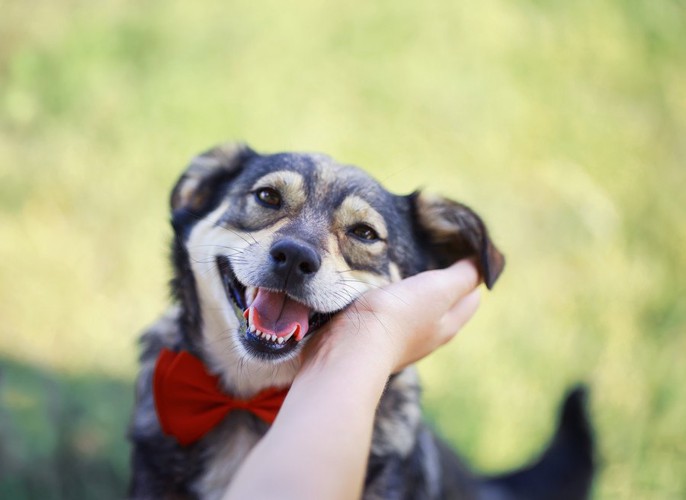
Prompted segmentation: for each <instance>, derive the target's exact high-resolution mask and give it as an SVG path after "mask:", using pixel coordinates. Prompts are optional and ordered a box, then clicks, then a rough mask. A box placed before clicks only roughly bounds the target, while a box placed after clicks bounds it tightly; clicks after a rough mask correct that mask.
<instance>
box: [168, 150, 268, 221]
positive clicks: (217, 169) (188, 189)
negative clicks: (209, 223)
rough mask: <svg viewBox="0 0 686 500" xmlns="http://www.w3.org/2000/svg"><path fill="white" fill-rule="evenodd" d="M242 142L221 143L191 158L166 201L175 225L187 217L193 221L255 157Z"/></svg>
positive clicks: (212, 204)
mask: <svg viewBox="0 0 686 500" xmlns="http://www.w3.org/2000/svg"><path fill="white" fill-rule="evenodd" d="M256 155H257V153H255V152H254V151H253V150H252V149H250V148H249V147H248V146H246V145H245V144H241V143H230V144H222V145H221V146H217V147H215V148H212V149H210V150H209V151H206V152H205V153H202V154H200V155H198V156H196V157H195V158H193V160H191V163H190V165H189V166H188V168H186V171H185V172H184V173H183V175H181V178H180V179H179V180H178V182H177V183H176V186H174V189H173V190H172V194H171V199H170V204H171V212H172V225H173V226H174V227H175V228H178V227H180V226H183V225H185V223H186V222H187V221H189V220H192V219H195V220H197V219H198V218H199V217H201V216H202V215H204V214H205V213H206V212H207V211H208V210H210V209H211V208H212V207H213V206H214V205H215V204H216V202H217V196H218V195H219V194H221V191H222V188H223V187H224V186H225V185H226V183H227V182H228V181H230V180H231V179H233V178H234V177H235V176H236V175H237V174H238V173H239V172H240V171H241V169H242V168H243V165H244V164H245V162H246V161H247V160H248V159H249V158H251V157H253V156H256Z"/></svg>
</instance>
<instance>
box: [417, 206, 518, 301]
mask: <svg viewBox="0 0 686 500" xmlns="http://www.w3.org/2000/svg"><path fill="white" fill-rule="evenodd" d="M410 199H411V201H412V203H413V207H414V217H415V223H416V225H415V227H416V230H417V232H418V237H419V242H420V244H421V245H422V246H423V247H424V249H425V251H426V253H427V258H428V261H429V267H431V268H443V267H447V266H449V265H451V264H453V263H454V262H457V261H458V260H460V259H463V258H465V257H475V258H476V261H477V265H478V267H479V271H480V272H481V276H482V278H483V280H484V283H486V286H487V287H488V288H489V289H490V288H492V287H493V285H494V283H495V282H496V280H497V279H498V276H500V273H501V272H502V270H503V267H505V257H504V256H503V254H502V253H500V251H499V250H498V249H497V248H496V246H495V245H494V244H493V242H492V241H491V238H490V237H489V235H488V230H487V229H486V226H485V224H484V223H483V221H482V220H481V218H480V217H479V216H478V215H477V214H476V213H474V211H473V210H471V209H470V208H469V207H467V206H465V205H462V204H461V203H457V202H455V201H452V200H449V199H447V198H442V197H438V196H433V195H426V194H424V193H414V194H412V195H410Z"/></svg>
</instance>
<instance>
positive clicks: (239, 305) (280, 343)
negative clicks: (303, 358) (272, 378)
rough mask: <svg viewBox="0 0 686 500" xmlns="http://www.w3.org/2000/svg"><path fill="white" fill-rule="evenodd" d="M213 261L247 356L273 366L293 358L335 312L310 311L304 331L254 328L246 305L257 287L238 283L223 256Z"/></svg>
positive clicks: (249, 303) (255, 323) (295, 328)
mask: <svg viewBox="0 0 686 500" xmlns="http://www.w3.org/2000/svg"><path fill="white" fill-rule="evenodd" d="M216 262H217V268H218V270H219V275H220V277H221V280H222V284H223V287H224V292H225V293H226V298H227V300H228V302H229V304H230V305H231V310H233V312H234V314H235V315H236V319H237V320H238V328H237V329H236V331H235V335H236V336H237V340H238V342H239V343H240V344H241V345H242V346H243V348H244V349H245V352H246V353H247V355H248V357H249V358H252V359H253V360H255V361H262V362H265V363H268V364H272V365H273V364H277V363H282V362H285V361H289V360H291V359H293V358H295V357H296V356H297V355H298V353H299V352H300V351H301V350H302V348H303V346H304V344H305V343H306V342H307V341H308V339H309V338H310V337H311V336H312V335H313V334H315V333H316V332H317V331H318V330H319V329H320V328H321V327H322V326H323V325H324V324H326V323H327V322H328V321H329V319H330V318H331V317H332V316H333V315H334V314H335V313H319V312H316V311H310V312H309V313H308V316H307V319H306V321H307V325H308V327H307V328H305V329H304V330H305V331H303V329H302V328H301V327H300V325H298V326H296V327H294V328H293V330H292V331H290V332H285V333H283V332H282V333H280V334H278V335H272V334H269V333H268V332H266V331H265V332H263V331H260V330H258V329H257V327H256V325H259V323H258V321H259V320H257V319H256V318H255V317H254V316H255V315H256V314H255V313H254V308H251V307H250V306H251V304H252V303H253V302H254V300H255V294H256V293H257V290H258V289H257V287H253V286H246V285H244V284H243V283H241V282H240V281H239V280H238V278H236V275H235V273H234V271H233V269H232V267H231V263H230V262H229V260H228V258H227V257H225V256H221V255H220V256H217V257H216ZM301 307H303V308H304V307H305V306H301Z"/></svg>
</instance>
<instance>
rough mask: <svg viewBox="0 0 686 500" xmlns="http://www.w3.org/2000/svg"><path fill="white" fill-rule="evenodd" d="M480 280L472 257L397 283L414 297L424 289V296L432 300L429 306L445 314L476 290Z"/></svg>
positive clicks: (427, 299)
mask: <svg viewBox="0 0 686 500" xmlns="http://www.w3.org/2000/svg"><path fill="white" fill-rule="evenodd" d="M479 282H480V277H479V271H478V270H477V268H476V265H475V264H474V262H473V261H472V260H471V259H465V260H461V261H458V262H456V263H455V264H453V265H452V266H450V267H447V268H445V269H440V270H435V271H426V272H423V273H421V274H418V275H416V276H412V277H410V278H407V279H405V280H403V281H401V282H399V283H397V284H396V285H398V286H399V287H402V288H403V292H405V293H408V294H411V295H410V296H411V297H412V298H413V299H416V298H417V290H422V291H423V292H424V293H423V298H425V299H426V301H430V304H427V305H428V307H430V308H431V309H433V310H434V311H436V312H438V313H439V314H443V312H444V311H445V310H447V309H448V308H450V307H452V306H453V305H454V304H455V303H456V302H457V301H459V300H460V299H461V298H462V297H464V296H465V295H467V294H468V293H469V292H471V291H472V290H474V289H475V288H476V287H477V286H478V285H479ZM396 285H393V286H396ZM415 303H416V302H415Z"/></svg>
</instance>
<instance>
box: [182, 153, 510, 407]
mask: <svg viewBox="0 0 686 500" xmlns="http://www.w3.org/2000/svg"><path fill="white" fill-rule="evenodd" d="M172 222H173V225H174V229H175V233H176V238H175V263H176V268H177V269H176V271H177V278H176V292H177V295H178V296H179V298H180V300H181V301H182V303H183V305H184V308H185V309H186V310H187V312H188V313H189V314H190V316H192V317H193V318H194V319H193V320H192V321H191V326H190V327H189V328H190V329H197V330H198V332H195V334H194V335H191V337H192V341H193V342H194V343H195V344H196V348H197V349H198V350H199V351H201V352H202V353H203V354H204V356H205V358H206V359H207V360H208V361H209V363H210V365H211V367H212V368H213V369H214V370H216V371H218V372H219V373H221V374H222V375H223V377H224V382H225V383H226V384H227V385H228V386H230V387H231V388H232V389H233V390H234V391H237V392H245V393H248V392H254V391H255V390H259V389H261V388H263V387H264V386H267V385H285V384H288V383H290V381H291V380H292V377H293V376H294V374H295V372H296V371H297V368H298V366H299V365H298V353H299V352H300V350H301V349H302V346H303V345H304V343H305V342H307V339H308V338H309V337H310V336H311V335H312V334H313V333H314V332H316V331H317V329H319V328H320V327H321V326H322V325H323V324H324V323H326V321H328V319H329V318H330V317H331V316H332V315H333V314H334V313H336V312H338V311H340V310H342V309H344V308H345V307H346V306H347V305H349V304H350V303H351V302H352V301H354V300H355V298H357V297H358V296H359V295H361V294H362V293H364V292H365V291H367V290H369V289H371V288H377V287H380V286H383V285H385V284H388V283H390V282H392V281H396V280H399V279H401V278H403V277H406V276H409V275H412V274H415V273H417V272H419V271H421V270H424V269H428V268H432V267H444V266H446V265H449V264H450V263H452V262H454V261H456V260H458V259H460V258H463V257H467V256H475V257H476V258H477V261H478V263H479V266H480V269H481V272H482V275H483V277H484V280H485V282H486V284H487V285H488V286H489V287H490V286H491V285H492V284H493V282H494V281H495V280H496V278H497V277H498V275H499V274H500V272H501V270H502V268H503V264H504V259H503V257H502V255H501V254H500V253H499V252H498V250H497V249H496V248H495V247H494V246H493V244H492V243H491V241H490V239H489V237H488V234H487V231H486V229H485V227H484V225H483V223H482V221H481V220H480V219H479V217H478V216H476V215H475V214H474V213H473V212H472V211H471V210H469V209H468V208H467V207H465V206H464V205H460V204H457V203H455V202H451V201H448V200H444V199H439V198H429V197H425V196H423V195H417V194H414V195H410V196H396V195H393V194H391V193H389V192H387V191H386V190H385V189H384V188H383V187H381V185H380V184H378V183H377V182H376V181H375V180H373V179H372V178H371V177H369V176H368V175H367V174H365V173H364V172H362V171H361V170H359V169H357V168H354V167H349V166H343V165H339V164H337V163H335V162H334V161H333V160H331V159H330V158H328V157H327V156H324V155H315V154H294V153H284V154H276V155H268V156H265V155H259V154H257V153H255V152H253V151H252V150H250V149H249V148H247V147H244V146H238V145H230V146H222V147H218V148H215V149H213V150H211V151H209V152H207V153H205V154H203V155H201V156H199V157H197V158H196V159H195V160H194V161H193V162H192V164H191V166H190V167H189V168H188V170H187V171H186V173H185V174H184V175H183V176H182V178H181V179H180V180H179V182H178V184H177V186H176V187H175V189H174V191H173V193H172Z"/></svg>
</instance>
